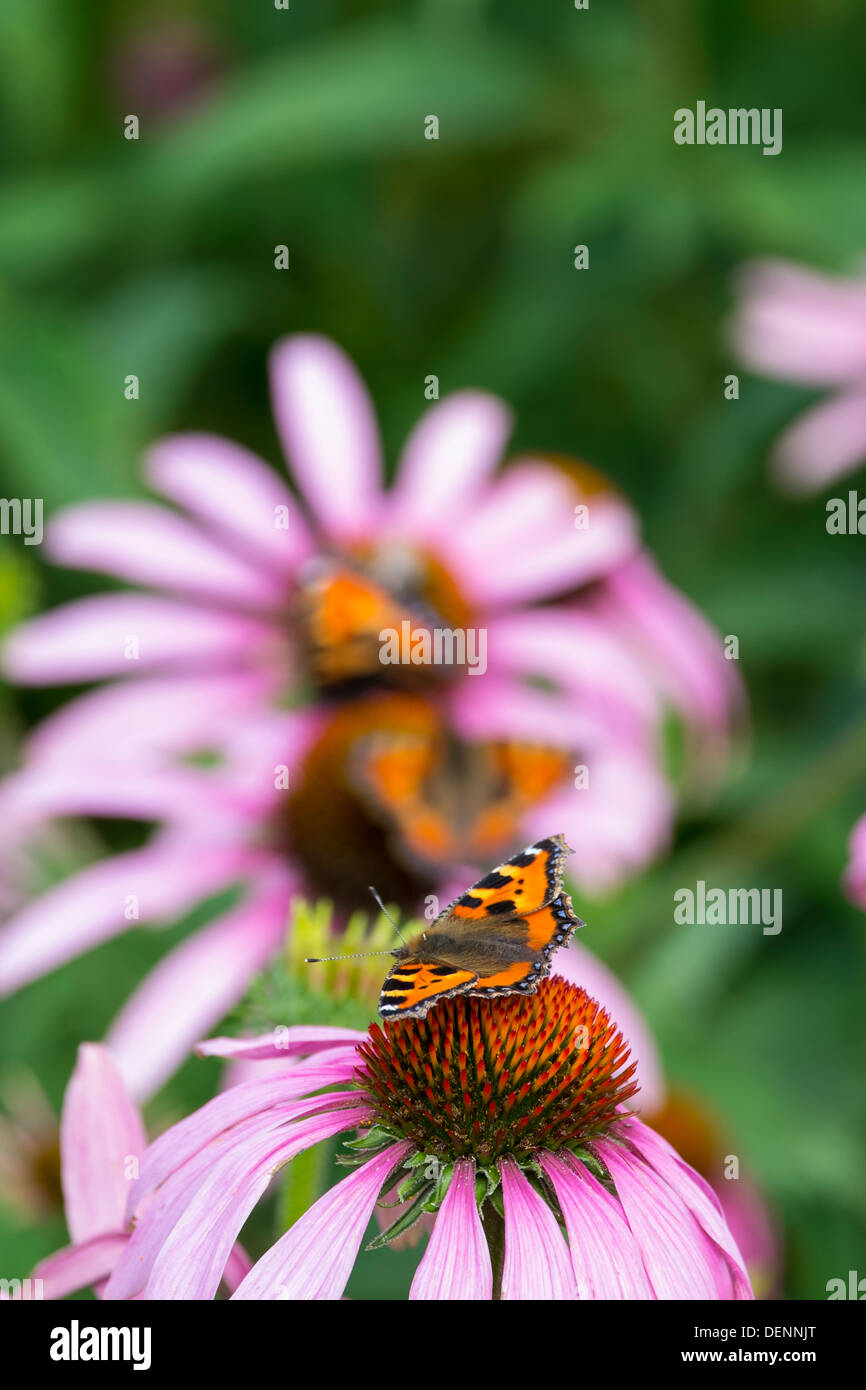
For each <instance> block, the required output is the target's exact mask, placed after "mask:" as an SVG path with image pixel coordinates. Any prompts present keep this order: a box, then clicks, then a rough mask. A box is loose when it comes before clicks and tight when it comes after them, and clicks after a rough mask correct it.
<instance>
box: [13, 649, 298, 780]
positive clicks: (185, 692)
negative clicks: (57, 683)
mask: <svg viewBox="0 0 866 1390" xmlns="http://www.w3.org/2000/svg"><path fill="white" fill-rule="evenodd" d="M275 685H276V682H275V679H274V677H273V676H272V675H271V674H270V673H267V672H264V671H255V672H247V671H242V672H229V673H226V674H219V673H213V674H207V675H201V676H192V675H190V676H145V677H143V678H139V679H138V680H129V681H117V682H115V683H114V684H112V685H108V686H102V687H100V688H99V689H97V690H90V691H88V692H87V694H86V695H80V696H79V697H78V698H77V699H75V700H70V701H69V702H68V703H67V704H65V705H61V707H60V708H59V709H58V710H57V711H56V712H55V713H54V714H51V715H49V716H48V718H47V719H43V720H42V722H41V724H38V725H37V726H36V728H35V729H34V730H33V732H32V733H31V734H30V735H29V737H28V740H27V754H28V756H29V757H30V758H32V759H33V760H35V761H42V760H43V759H44V760H46V761H52V760H53V761H55V762H70V761H75V762H78V763H85V764H86V763H88V762H90V761H91V759H93V758H96V757H99V756H101V755H104V753H105V750H106V749H107V748H109V749H111V757H112V761H113V762H115V763H117V762H119V761H123V762H125V761H130V762H132V761H135V763H136V765H137V766H141V764H142V762H143V760H144V759H145V758H146V757H147V756H148V754H149V753H154V752H155V753H157V754H167V753H170V754H177V755H183V754H187V753H192V752H194V751H197V750H198V749H201V748H210V747H213V746H214V745H215V744H217V743H219V742H220V741H221V740H222V738H223V737H224V736H225V730H226V726H227V725H228V726H229V727H231V726H232V725H233V724H234V722H235V720H237V719H239V718H242V717H243V716H245V715H247V714H249V713H250V712H251V711H252V710H254V709H257V708H260V707H261V705H262V704H264V703H266V702H267V700H268V698H269V697H270V696H271V695H272V694H273V692H274V689H275Z"/></svg>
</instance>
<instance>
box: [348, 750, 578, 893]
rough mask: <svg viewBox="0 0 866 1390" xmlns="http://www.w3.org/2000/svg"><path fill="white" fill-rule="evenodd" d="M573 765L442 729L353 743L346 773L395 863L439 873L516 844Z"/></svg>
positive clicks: (555, 753)
mask: <svg viewBox="0 0 866 1390" xmlns="http://www.w3.org/2000/svg"><path fill="white" fill-rule="evenodd" d="M573 761H574V759H573V758H572V757H571V755H570V754H568V753H565V752H563V751H562V750H561V749H555V748H548V747H545V746H543V745H541V744H532V743H520V742H511V741H509V740H498V741H497V740H491V741H488V742H483V743H471V744H467V743H463V742H461V741H460V740H458V739H456V738H454V737H453V735H451V734H449V733H448V731H447V730H445V729H440V730H438V731H436V732H435V733H433V734H429V735H428V734H426V733H417V734H416V733H408V732H407V733H404V732H377V733H375V734H372V735H370V736H369V737H367V738H361V739H359V740H358V742H357V744H356V746H355V748H354V749H353V752H352V756H351V759H350V768H349V772H350V776H351V778H352V781H353V783H354V785H355V787H356V788H357V791H358V793H359V795H360V796H361V797H362V799H363V801H364V802H365V804H366V806H367V809H368V811H369V812H370V813H371V815H372V816H373V817H374V819H376V820H377V821H379V823H380V824H383V825H384V826H385V828H386V829H388V830H390V832H391V848H392V850H393V852H394V853H395V854H396V855H397V857H398V858H399V859H401V860H403V861H404V862H405V863H406V864H407V865H408V866H409V867H410V868H413V869H417V868H419V867H420V868H421V869H424V870H427V869H433V870H436V871H441V869H442V868H443V867H447V866H448V865H451V864H455V863H461V862H462V863H467V862H468V863H478V864H483V863H485V862H486V863H488V864H489V863H490V860H491V859H492V858H493V857H494V855H497V854H501V853H502V850H503V848H504V847H506V846H507V845H509V844H514V841H515V839H516V838H517V836H518V834H519V833H520V825H521V823H522V821H523V819H524V817H525V815H526V813H527V811H529V810H531V809H533V808H534V807H536V806H537V805H538V804H539V803H541V802H542V801H544V800H545V798H546V797H548V796H549V795H550V794H551V793H552V792H553V791H555V790H556V788H557V787H558V786H560V785H562V784H563V783H564V782H565V779H566V778H568V777H569V776H570V774H571V769H572V763H573ZM539 906H540V904H539Z"/></svg>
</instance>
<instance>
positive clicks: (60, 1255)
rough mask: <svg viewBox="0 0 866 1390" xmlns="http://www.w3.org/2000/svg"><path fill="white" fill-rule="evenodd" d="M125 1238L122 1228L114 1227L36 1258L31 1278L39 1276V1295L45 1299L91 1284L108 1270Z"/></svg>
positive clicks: (114, 1262)
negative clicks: (38, 1260) (107, 1232)
mask: <svg viewBox="0 0 866 1390" xmlns="http://www.w3.org/2000/svg"><path fill="white" fill-rule="evenodd" d="M128 1240H129V1235H128V1233H127V1232H126V1231H115V1232H111V1233H109V1234H107V1235H106V1234H103V1235H98V1236H94V1237H93V1239H92V1240H87V1241H82V1242H80V1243H77V1244H75V1245H67V1246H65V1247H64V1249H62V1250H58V1251H56V1253H55V1254H53V1255H49V1256H48V1257H47V1258H46V1259H44V1260H40V1262H39V1264H38V1265H37V1266H36V1268H35V1269H34V1271H33V1274H32V1275H31V1278H33V1279H41V1280H42V1285H43V1287H42V1297H43V1298H46V1299H49V1300H55V1299H58V1298H66V1296H67V1294H71V1293H78V1291H79V1289H87V1288H92V1287H93V1286H94V1285H95V1284H99V1283H100V1282H101V1281H102V1280H103V1279H105V1278H106V1276H107V1275H109V1274H110V1273H111V1271H112V1269H113V1268H114V1266H115V1264H116V1262H117V1259H118V1257H119V1255H120V1254H121V1252H122V1251H123V1250H124V1249H125V1247H126V1243H127V1241H128Z"/></svg>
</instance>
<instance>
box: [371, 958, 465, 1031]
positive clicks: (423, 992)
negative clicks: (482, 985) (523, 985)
mask: <svg viewBox="0 0 866 1390" xmlns="http://www.w3.org/2000/svg"><path fill="white" fill-rule="evenodd" d="M477 979H478V976H477V975H475V974H474V973H473V972H472V971H471V970H457V969H454V967H453V966H450V965H445V964H444V963H442V964H439V963H436V962H434V961H421V960H415V959H413V958H412V957H410V958H409V959H408V960H401V961H398V962H397V964H396V965H395V966H394V967H393V969H392V970H389V972H388V974H387V976H386V978H385V983H384V984H383V986H382V993H381V994H380V996H379V1013H380V1014H381V1015H382V1017H383V1018H394V1017H402V1018H411V1017H413V1016H414V1017H422V1018H423V1016H424V1014H425V1013H426V1012H427V1009H428V1008H429V1006H430V1005H431V1004H432V1003H434V1002H435V1001H436V1000H437V999H447V998H448V997H449V996H451V995H454V994H464V993H465V992H466V991H467V990H468V989H470V988H471V986H472V985H473V984H474V983H475V981H476V980H477Z"/></svg>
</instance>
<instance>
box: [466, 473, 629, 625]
mask: <svg viewBox="0 0 866 1390" xmlns="http://www.w3.org/2000/svg"><path fill="white" fill-rule="evenodd" d="M575 495H576V494H575V489H574V485H573V484H572V483H571V482H570V480H569V479H568V477H567V476H566V475H565V474H564V473H561V472H559V471H558V470H557V469H554V468H550V467H549V466H547V465H546V464H543V463H533V462H524V463H520V464H515V465H513V466H512V467H510V468H509V470H508V472H507V473H506V474H505V475H504V477H503V478H502V479H501V480H500V481H499V482H498V483H497V484H496V486H495V488H494V489H493V490H492V491H491V493H490V496H489V498H488V499H487V501H485V502H484V503H482V505H481V506H479V508H478V510H477V513H476V515H475V516H474V517H470V518H468V519H464V522H463V525H462V526H461V527H460V528H459V531H457V532H456V533H454V534H452V536H451V537H450V538H449V542H448V548H449V555H450V556H451V557H452V559H453V560H454V561H455V562H456V563H457V564H458V566H459V570H460V573H461V577H462V578H463V582H464V586H465V588H466V592H467V593H468V594H470V596H471V598H472V599H473V601H474V602H476V603H482V604H490V605H491V606H497V605H506V604H510V603H519V602H524V601H526V600H528V599H543V598H547V597H549V596H553V595H555V594H560V593H563V592H564V591H566V590H568V589H573V588H575V587H576V586H577V585H579V584H585V583H588V582H589V581H590V580H593V579H598V578H599V577H600V576H601V575H604V574H606V573H607V572H608V571H609V570H610V569H612V568H613V567H614V566H616V565H618V564H621V563H622V562H623V561H624V560H625V559H627V558H628V557H629V556H630V555H632V554H633V553H634V551H635V548H636V545H637V528H636V522H635V518H634V515H633V513H632V512H631V510H630V508H628V507H627V506H625V505H624V504H623V503H622V502H620V501H619V500H617V499H616V498H614V497H599V498H596V499H593V500H592V502H591V504H590V513H591V520H590V524H589V526H587V527H586V528H583V529H578V528H577V527H575V524H574V522H575V516H574V506H575ZM502 555H507V556H508V564H507V565H503V564H492V563H491V556H500V557H501V556H502Z"/></svg>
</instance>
